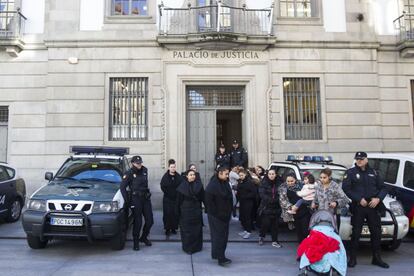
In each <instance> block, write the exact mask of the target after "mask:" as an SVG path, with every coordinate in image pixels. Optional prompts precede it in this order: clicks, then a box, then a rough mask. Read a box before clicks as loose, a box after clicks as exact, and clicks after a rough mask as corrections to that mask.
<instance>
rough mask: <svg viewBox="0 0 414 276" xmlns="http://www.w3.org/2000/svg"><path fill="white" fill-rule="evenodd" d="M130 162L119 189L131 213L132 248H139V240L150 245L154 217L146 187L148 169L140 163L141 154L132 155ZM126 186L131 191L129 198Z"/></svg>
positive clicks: (149, 194) (148, 191)
mask: <svg viewBox="0 0 414 276" xmlns="http://www.w3.org/2000/svg"><path fill="white" fill-rule="evenodd" d="M131 163H132V168H131V169H130V170H129V171H128V172H127V173H126V174H125V175H124V176H123V179H122V183H121V187H120V189H121V193H122V196H123V197H124V200H125V202H128V205H129V206H130V208H131V210H132V213H133V218H134V227H133V230H132V235H133V238H134V247H133V249H134V250H139V242H143V243H144V244H145V245H146V246H151V245H152V243H151V241H150V240H148V235H149V232H150V229H151V226H152V225H153V224H154V218H153V215H152V205H151V193H150V190H149V189H148V170H147V168H146V167H144V166H143V165H142V158H141V156H134V157H132V159H131ZM127 187H129V190H130V192H131V197H130V199H129V197H128V193H127ZM142 216H144V219H145V225H144V228H143V230H142V234H141V237H140V232H141V226H142Z"/></svg>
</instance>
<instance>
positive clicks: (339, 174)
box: [300, 169, 346, 184]
mask: <svg viewBox="0 0 414 276" xmlns="http://www.w3.org/2000/svg"><path fill="white" fill-rule="evenodd" d="M321 171H322V169H302V170H300V174H301V176H302V179H303V173H304V172H310V173H311V174H313V176H314V177H315V179H316V180H318V179H319V175H320V173H321ZM345 172H346V171H345V170H332V180H333V181H335V182H336V183H339V184H340V183H342V180H343V179H344V174H345Z"/></svg>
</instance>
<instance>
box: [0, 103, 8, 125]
mask: <svg viewBox="0 0 414 276" xmlns="http://www.w3.org/2000/svg"><path fill="white" fill-rule="evenodd" d="M8 122H9V107H8V106H0V125H1V124H7V123H8Z"/></svg>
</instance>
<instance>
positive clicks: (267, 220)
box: [260, 214, 280, 242]
mask: <svg viewBox="0 0 414 276" xmlns="http://www.w3.org/2000/svg"><path fill="white" fill-rule="evenodd" d="M279 217H280V216H277V215H266V214H263V215H262V216H261V225H260V237H262V238H264V237H265V236H266V233H267V232H269V230H270V233H271V236H272V242H277V241H279V240H278V235H279Z"/></svg>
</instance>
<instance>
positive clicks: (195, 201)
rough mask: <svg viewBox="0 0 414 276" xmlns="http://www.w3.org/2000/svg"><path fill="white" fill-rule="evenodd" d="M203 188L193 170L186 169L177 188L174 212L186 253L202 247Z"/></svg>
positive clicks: (197, 250)
mask: <svg viewBox="0 0 414 276" xmlns="http://www.w3.org/2000/svg"><path fill="white" fill-rule="evenodd" d="M203 202H204V188H203V185H202V184H201V182H200V181H198V180H196V174H195V171H192V170H188V171H187V172H186V179H185V180H183V181H182V182H181V184H180V186H178V189H177V205H176V212H177V215H178V217H179V221H180V233H181V242H182V248H183V251H184V252H186V253H187V254H193V253H196V252H199V251H201V250H202V248H203V215H202V206H201V204H202V203H203Z"/></svg>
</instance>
